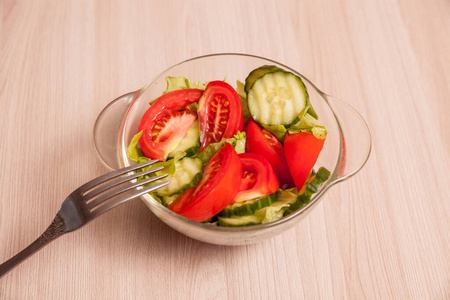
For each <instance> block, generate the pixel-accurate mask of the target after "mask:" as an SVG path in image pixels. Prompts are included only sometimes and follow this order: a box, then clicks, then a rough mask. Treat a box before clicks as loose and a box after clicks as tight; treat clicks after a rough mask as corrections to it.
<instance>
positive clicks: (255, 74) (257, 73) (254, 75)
mask: <svg viewBox="0 0 450 300" xmlns="http://www.w3.org/2000/svg"><path fill="white" fill-rule="evenodd" d="M277 70H281V69H280V68H278V67H277V66H272V65H264V66H261V67H259V68H256V69H254V70H253V71H251V72H250V74H248V76H247V78H245V86H244V91H245V92H246V93H248V91H249V90H250V88H251V87H252V85H253V83H254V82H255V81H256V80H257V79H258V78H259V77H261V76H263V75H264V74H266V73H269V72H273V71H277Z"/></svg>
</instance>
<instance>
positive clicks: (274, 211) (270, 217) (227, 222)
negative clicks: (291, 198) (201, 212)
mask: <svg viewBox="0 0 450 300" xmlns="http://www.w3.org/2000/svg"><path fill="white" fill-rule="evenodd" d="M288 207H289V204H288V203H285V202H283V201H275V202H274V203H273V204H271V205H269V206H266V207H263V208H260V209H258V210H256V211H255V213H254V214H251V215H245V216H232V217H220V216H218V217H217V219H218V221H219V225H221V226H233V227H234V226H248V225H256V224H265V223H269V222H273V221H276V220H278V219H281V218H282V217H283V214H284V212H285V211H286V209H287V208H288Z"/></svg>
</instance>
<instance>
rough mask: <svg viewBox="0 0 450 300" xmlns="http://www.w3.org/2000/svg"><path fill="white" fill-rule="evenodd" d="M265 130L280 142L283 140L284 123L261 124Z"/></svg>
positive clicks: (284, 134)
mask: <svg viewBox="0 0 450 300" xmlns="http://www.w3.org/2000/svg"><path fill="white" fill-rule="evenodd" d="M262 126H263V127H264V128H265V129H266V130H267V131H269V132H271V133H272V134H273V135H274V136H276V137H277V139H278V140H279V141H280V142H282V143H283V142H284V137H285V136H286V133H287V129H286V127H284V125H262Z"/></svg>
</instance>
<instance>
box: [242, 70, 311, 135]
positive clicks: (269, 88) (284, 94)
mask: <svg viewBox="0 0 450 300" xmlns="http://www.w3.org/2000/svg"><path fill="white" fill-rule="evenodd" d="M247 101H248V108H249V111H250V114H251V116H252V117H253V119H254V120H255V121H257V122H258V123H260V124H264V125H267V126H272V125H283V126H286V127H288V126H290V125H292V124H294V123H295V122H296V121H298V115H299V114H300V112H301V111H302V110H303V109H304V108H305V107H306V105H307V104H308V93H307V91H306V87H305V84H304V83H303V81H302V80H301V79H300V77H298V76H296V75H294V74H292V73H290V72H285V71H283V70H276V71H273V72H268V73H266V74H264V75H263V76H261V77H260V78H258V79H257V80H256V81H255V82H254V83H253V85H252V87H251V89H250V90H249V92H248V94H247Z"/></svg>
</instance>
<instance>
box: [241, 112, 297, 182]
mask: <svg viewBox="0 0 450 300" xmlns="http://www.w3.org/2000/svg"><path fill="white" fill-rule="evenodd" d="M244 131H245V132H246V134H247V142H246V146H245V151H246V152H251V153H258V154H261V155H262V156H264V157H265V158H267V160H268V161H269V162H270V164H271V165H272V168H273V170H274V172H275V174H276V175H277V178H278V182H279V184H280V186H281V187H282V188H291V187H293V186H294V180H293V179H292V176H291V173H290V172H289V167H288V164H287V162H286V158H285V156H284V149H283V145H282V144H281V142H280V141H279V140H278V139H277V138H276V136H274V135H273V134H272V133H271V132H270V131H268V130H266V129H264V128H262V127H261V126H260V125H259V124H258V123H257V122H255V121H254V120H253V119H252V118H249V119H248V121H247V123H246V124H245V128H244Z"/></svg>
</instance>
